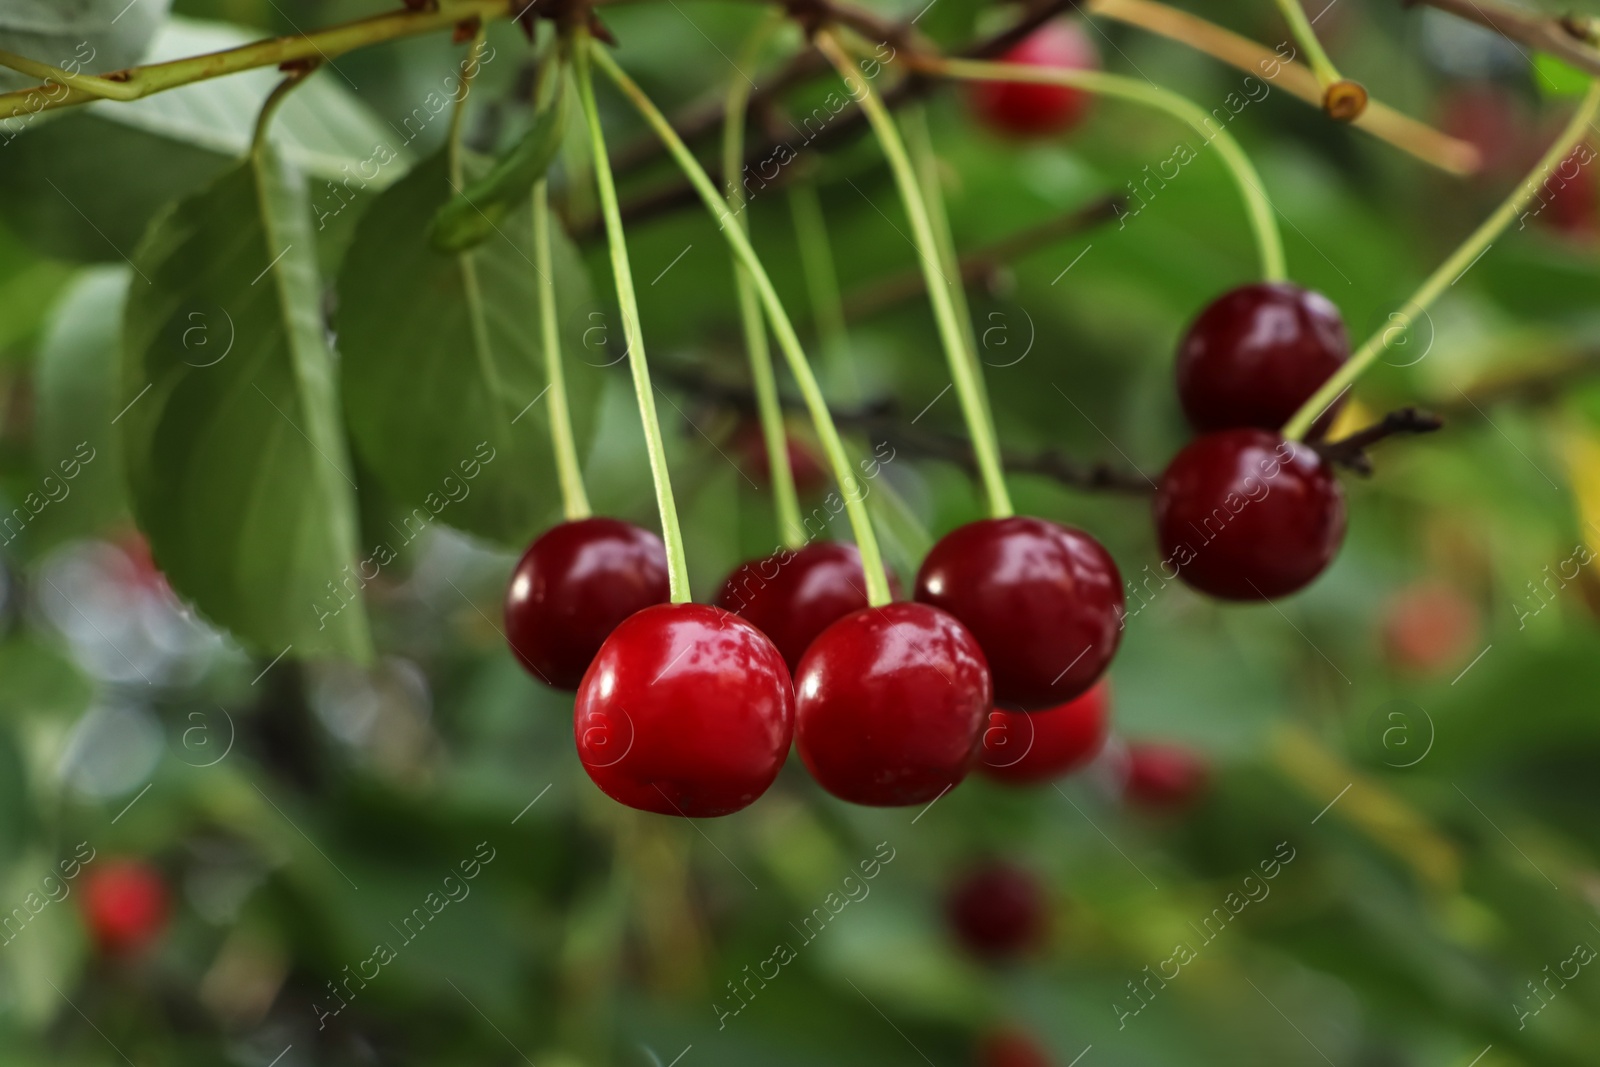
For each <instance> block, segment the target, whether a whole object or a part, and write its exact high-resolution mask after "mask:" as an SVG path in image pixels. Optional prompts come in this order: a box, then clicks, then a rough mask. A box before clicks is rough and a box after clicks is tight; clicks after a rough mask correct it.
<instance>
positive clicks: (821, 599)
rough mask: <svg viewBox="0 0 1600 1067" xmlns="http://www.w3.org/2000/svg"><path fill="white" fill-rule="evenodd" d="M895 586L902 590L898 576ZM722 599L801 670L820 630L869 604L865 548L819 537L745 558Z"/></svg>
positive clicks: (722, 605) (724, 587)
mask: <svg viewBox="0 0 1600 1067" xmlns="http://www.w3.org/2000/svg"><path fill="white" fill-rule="evenodd" d="M889 587H890V589H891V591H893V592H894V593H895V594H896V595H898V594H899V590H898V589H897V588H896V583H895V580H894V576H893V575H889ZM716 604H717V607H719V608H724V609H726V610H728V611H731V612H733V613H734V614H735V615H738V616H740V617H741V618H744V619H746V620H748V621H750V622H751V623H754V624H755V627H756V629H758V630H760V631H761V632H762V633H764V634H766V635H767V637H768V638H770V639H771V641H772V643H773V644H775V645H777V646H778V651H779V652H781V653H783V661H784V662H785V663H787V664H788V665H789V669H790V670H791V671H794V670H798V669H799V667H800V657H801V656H803V655H805V652H806V649H808V648H810V647H811V642H812V641H814V640H816V637H817V635H818V634H820V633H821V632H822V631H823V630H826V629H827V628H828V627H829V626H831V625H833V624H834V623H835V622H838V621H839V620H840V619H842V618H844V617H845V616H846V615H848V614H850V613H851V612H852V611H860V610H861V609H862V608H864V607H866V606H867V586H866V580H865V579H864V578H863V576H862V572H861V553H860V552H859V551H858V550H857V549H856V546H855V545H848V544H843V543H841V542H838V541H813V542H812V543H811V544H809V545H806V546H805V547H803V548H799V549H793V550H791V549H782V550H780V551H778V552H775V553H773V554H772V555H770V556H767V557H766V558H765V559H753V560H750V561H748V562H746V563H741V564H739V566H738V567H736V568H734V571H733V573H732V574H730V575H728V580H727V581H725V582H723V583H722V590H721V592H719V593H718V594H717V599H716Z"/></svg>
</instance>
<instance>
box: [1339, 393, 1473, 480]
mask: <svg viewBox="0 0 1600 1067" xmlns="http://www.w3.org/2000/svg"><path fill="white" fill-rule="evenodd" d="M1443 425H1444V420H1443V419H1441V418H1439V416H1437V415H1433V414H1430V413H1429V412H1426V411H1422V410H1420V409H1418V408H1401V409H1400V410H1399V411H1391V412H1389V414H1387V415H1385V416H1384V417H1383V418H1381V419H1379V420H1378V421H1377V422H1375V423H1373V424H1372V425H1371V426H1368V427H1366V428H1365V429H1362V430H1357V431H1356V432H1355V433H1353V434H1350V435H1349V436H1347V437H1341V438H1339V439H1338V440H1337V441H1319V442H1317V443H1315V444H1313V445H1312V447H1313V448H1314V449H1315V450H1316V452H1317V454H1318V455H1320V456H1321V457H1322V458H1323V459H1324V460H1325V461H1327V462H1328V463H1331V464H1334V465H1335V466H1340V467H1345V468H1347V469H1349V470H1353V471H1355V472H1356V473H1357V474H1363V475H1366V474H1371V473H1372V460H1371V458H1370V457H1368V456H1367V449H1369V448H1371V447H1372V446H1373V445H1375V444H1377V443H1378V442H1379V441H1382V440H1383V439H1384V438H1386V437H1394V436H1397V435H1402V434H1404V435H1410V434H1419V433H1433V432H1434V431H1435V430H1437V429H1439V428H1440V427H1441V426H1443Z"/></svg>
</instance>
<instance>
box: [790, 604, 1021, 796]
mask: <svg viewBox="0 0 1600 1067" xmlns="http://www.w3.org/2000/svg"><path fill="white" fill-rule="evenodd" d="M993 695H994V693H993V690H992V689H991V687H990V685H989V669H988V668H987V667H986V666H985V665H984V662H983V651H982V650H981V649H979V647H978V642H977V641H975V640H973V638H972V635H971V634H969V633H968V632H967V631H966V629H965V628H964V627H963V626H962V625H961V624H960V623H959V622H957V621H956V620H955V619H954V618H953V617H952V616H950V615H947V614H946V613H944V612H942V611H940V610H939V609H938V608H932V607H928V606H927V605H925V604H905V603H901V604H885V605H884V606H883V607H881V608H864V609H862V610H861V611H857V612H854V613H852V614H849V615H846V616H845V617H844V618H842V619H840V620H839V621H838V622H836V623H834V624H833V625H832V626H830V627H828V628H827V629H826V630H824V631H822V633H821V634H819V635H818V636H817V639H816V640H815V641H813V642H812V643H811V647H810V648H809V649H808V650H807V651H806V654H805V656H804V657H802V658H801V660H800V669H799V671H797V672H796V674H795V747H796V748H798V749H799V752H800V758H801V759H802V760H804V761H805V764H806V767H807V768H808V769H809V770H810V771H811V774H812V777H814V778H816V780H817V782H818V783H819V784H820V785H821V786H822V788H824V789H826V790H827V791H828V792H830V793H832V794H833V795H834V796H836V797H838V798H840V799H841V800H848V801H851V802H853V803H856V804H872V805H876V806H879V807H889V806H894V805H899V804H925V803H928V802H929V801H931V800H933V799H934V798H936V797H938V796H939V795H940V794H942V793H944V792H945V790H947V789H949V788H951V787H952V786H954V785H956V784H957V783H959V782H960V781H961V779H963V778H965V777H966V775H967V771H968V770H969V769H970V768H971V766H972V762H973V759H974V757H975V756H976V754H977V749H978V739H979V735H980V734H981V732H982V730H983V722H984V715H985V713H986V712H988V710H989V705H990V704H991V703H992V702H993Z"/></svg>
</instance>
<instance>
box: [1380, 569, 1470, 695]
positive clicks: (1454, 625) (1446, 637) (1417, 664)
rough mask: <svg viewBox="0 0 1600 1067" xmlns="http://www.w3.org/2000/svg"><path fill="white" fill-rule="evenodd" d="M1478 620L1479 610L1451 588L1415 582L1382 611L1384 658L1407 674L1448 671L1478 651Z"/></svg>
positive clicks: (1445, 585)
mask: <svg viewBox="0 0 1600 1067" xmlns="http://www.w3.org/2000/svg"><path fill="white" fill-rule="evenodd" d="M1479 615H1480V613H1479V611H1478V605H1477V604H1476V603H1474V602H1473V600H1472V599H1471V598H1470V597H1468V596H1467V595H1466V594H1465V593H1463V592H1461V590H1460V589H1458V588H1457V587H1455V586H1454V585H1450V584H1448V583H1446V582H1442V581H1438V580H1432V579H1429V580H1423V581H1420V582H1415V583H1413V584H1411V585H1408V586H1405V587H1404V588H1402V589H1400V590H1399V591H1398V592H1396V593H1395V594H1394V595H1393V596H1391V597H1390V598H1389V602H1388V604H1387V605H1386V606H1385V608H1384V613H1383V648H1384V652H1385V653H1386V654H1387V657H1388V659H1389V662H1390V663H1392V664H1394V666H1395V667H1397V668H1399V669H1400V670H1402V671H1405V672H1407V673H1410V674H1417V675H1436V674H1443V673H1445V672H1448V671H1452V670H1454V669H1456V668H1458V667H1460V666H1461V665H1462V664H1464V663H1466V661H1467V657H1469V656H1471V655H1472V652H1473V650H1474V649H1476V648H1477V647H1478V641H1479V637H1478V631H1479Z"/></svg>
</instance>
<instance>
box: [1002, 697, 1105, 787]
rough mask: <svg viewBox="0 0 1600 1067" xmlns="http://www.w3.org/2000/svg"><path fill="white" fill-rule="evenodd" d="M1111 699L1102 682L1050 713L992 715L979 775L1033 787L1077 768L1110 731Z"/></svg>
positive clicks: (1103, 742) (1092, 757) (1089, 756)
mask: <svg viewBox="0 0 1600 1067" xmlns="http://www.w3.org/2000/svg"><path fill="white" fill-rule="evenodd" d="M1110 712H1111V701H1110V692H1109V687H1108V686H1107V685H1106V683H1105V682H1104V681H1100V682H1097V683H1095V685H1094V687H1093V688H1091V689H1090V690H1089V691H1088V692H1087V693H1085V694H1083V695H1082V696H1080V697H1078V698H1076V699H1075V700H1069V701H1068V702H1067V703H1065V704H1062V705H1061V706H1060V707H1056V708H1050V709H1048V710H1046V711H1034V712H1026V711H1005V710H1002V709H1000V708H996V709H995V710H994V711H991V712H990V713H989V728H988V729H987V730H985V731H984V732H983V751H982V753H981V754H980V755H979V757H978V761H979V762H978V771H979V773H981V774H983V775H984V776H985V777H987V778H993V779H994V780H995V781H997V782H1005V783H1007V784H1008V785H1034V784H1036V783H1039V782H1048V781H1050V780H1051V779H1053V778H1060V777H1061V776H1062V775H1064V774H1066V773H1067V772H1068V771H1074V770H1077V769H1078V768H1079V767H1082V766H1083V765H1084V764H1086V763H1088V762H1089V761H1090V760H1092V759H1094V757H1095V756H1096V755H1097V754H1098V753H1099V752H1100V749H1101V748H1102V747H1103V746H1104V745H1105V743H1106V735H1107V733H1108V732H1109V730H1110V719H1111V714H1110Z"/></svg>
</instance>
